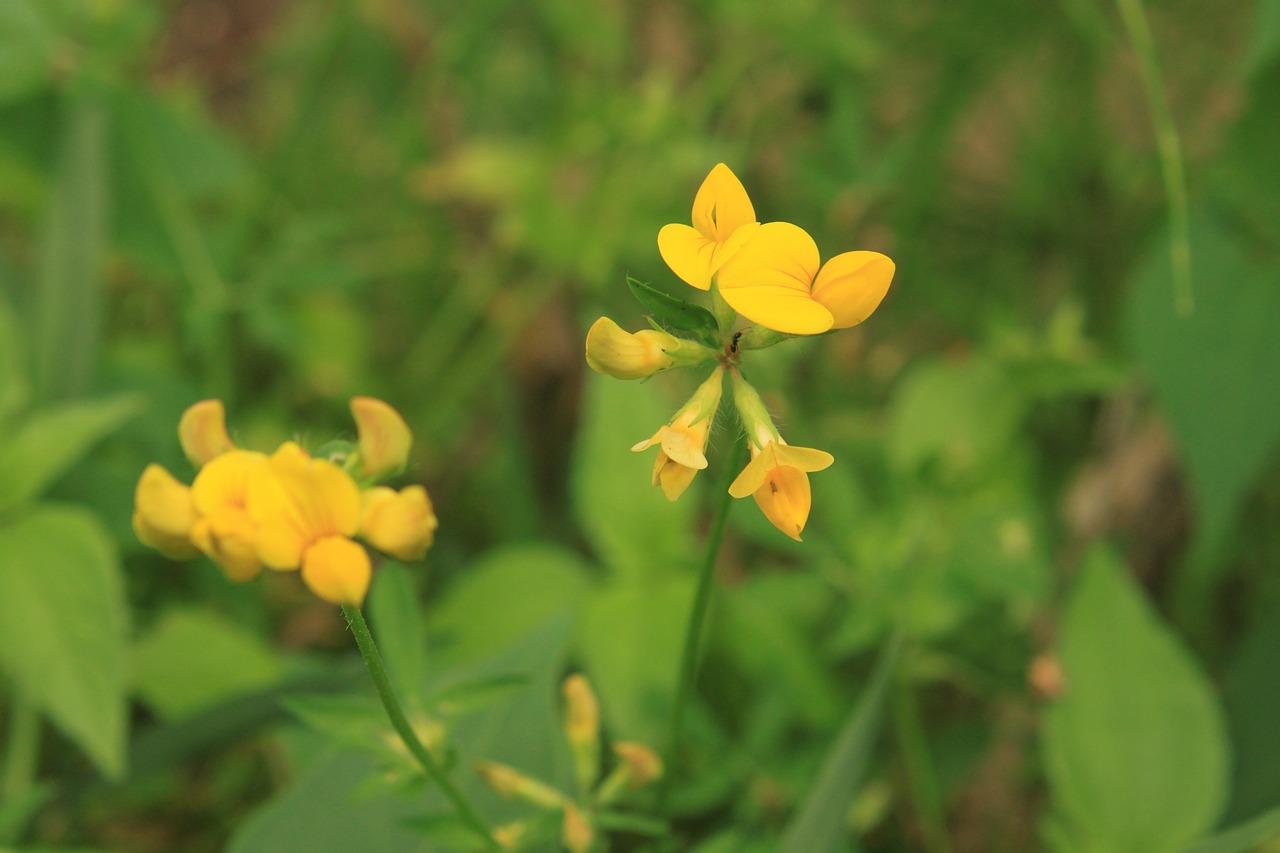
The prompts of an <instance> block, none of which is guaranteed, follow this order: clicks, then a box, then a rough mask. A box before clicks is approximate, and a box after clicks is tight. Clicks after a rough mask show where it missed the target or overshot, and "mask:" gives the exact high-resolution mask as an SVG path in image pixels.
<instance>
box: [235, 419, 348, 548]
mask: <svg viewBox="0 0 1280 853" xmlns="http://www.w3.org/2000/svg"><path fill="white" fill-rule="evenodd" d="M264 472H265V474H264V476H260V477H256V478H254V479H253V480H251V481H250V483H249V496H248V503H247V507H248V511H249V515H250V517H251V518H253V520H254V522H256V523H257V525H258V555H259V556H260V557H261V558H262V562H263V563H265V564H266V565H268V566H270V567H271V568H273V569H289V568H293V567H294V566H297V565H299V563H300V561H301V559H302V556H303V552H304V551H305V550H306V549H307V548H308V547H309V546H310V545H311V544H313V543H314V542H316V541H318V540H320V539H322V538H324V537H326V536H335V535H336V536H342V537H349V536H353V535H355V532H356V529H357V528H358V527H359V526H360V514H361V501H360V489H359V488H358V487H357V486H356V483H355V481H354V480H352V479H351V475H350V474H348V473H347V472H346V471H344V470H342V469H341V468H340V467H338V466H337V465H335V464H333V463H332V462H330V461H329V460H327V459H312V458H311V457H310V456H309V455H308V454H307V452H306V451H305V450H303V449H302V448H301V447H299V446H298V445H296V444H294V443H293V442H286V443H285V444H283V445H281V446H280V448H279V449H278V450H276V452H275V453H273V454H272V455H271V458H270V459H269V460H267V463H266V465H265V466H264Z"/></svg>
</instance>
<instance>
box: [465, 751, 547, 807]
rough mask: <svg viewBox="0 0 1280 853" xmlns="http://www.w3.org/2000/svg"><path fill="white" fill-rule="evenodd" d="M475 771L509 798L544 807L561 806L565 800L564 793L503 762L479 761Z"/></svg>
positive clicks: (487, 783)
mask: <svg viewBox="0 0 1280 853" xmlns="http://www.w3.org/2000/svg"><path fill="white" fill-rule="evenodd" d="M476 772H477V773H479V774H480V778H481V779H483V780H484V783H485V784H486V785H488V786H489V787H490V788H492V789H493V790H495V791H497V792H498V793H499V794H501V795H502V796H504V797H507V798H510V799H516V800H524V801H525V802H526V803H532V804H533V805H535V806H538V807H540V808H544V809H559V808H563V807H564V804H565V802H566V800H565V796H564V794H562V793H560V792H559V791H557V790H556V789H555V788H552V787H551V786H550V785H548V784H546V783H545V782H539V781H538V780H537V779H530V778H529V777H528V776H526V775H524V774H523V773H521V772H520V771H519V770H516V769H515V768H513V767H508V766H507V765H505V764H499V763H498V762H496V761H481V762H480V763H479V764H477V765H476Z"/></svg>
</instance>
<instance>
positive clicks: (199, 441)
mask: <svg viewBox="0 0 1280 853" xmlns="http://www.w3.org/2000/svg"><path fill="white" fill-rule="evenodd" d="M178 441H179V442H180V443H181V444H182V452H183V453H185V454H186V455H187V458H188V459H190V460H191V464H192V465H194V466H196V467H197V468H201V467H203V466H205V465H207V464H209V462H211V461H212V460H214V459H216V458H217V457H219V456H221V455H222V454H224V453H226V452H227V451H229V450H233V449H234V448H235V444H233V443H232V441H231V437H230V436H229V435H227V417H226V411H225V410H224V409H223V407H222V401H221V400H201V401H200V402H199V403H196V404H194V405H192V406H190V407H189V408H188V409H187V410H186V411H185V412H183V413H182V419H181V420H179V421H178Z"/></svg>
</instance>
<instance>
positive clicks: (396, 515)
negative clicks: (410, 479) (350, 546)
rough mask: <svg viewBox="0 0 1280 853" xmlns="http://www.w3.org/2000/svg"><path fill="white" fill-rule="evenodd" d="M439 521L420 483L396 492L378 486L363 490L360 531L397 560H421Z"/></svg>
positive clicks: (379, 548)
mask: <svg viewBox="0 0 1280 853" xmlns="http://www.w3.org/2000/svg"><path fill="white" fill-rule="evenodd" d="M437 526H439V523H438V522H437V520H436V515H435V511H434V509H433V507H432V506H431V498H430V497H429V496H428V495H427V490H426V489H424V488H423V487H422V486H408V487H407V488H404V489H401V490H400V491H399V492H396V491H393V490H391V489H388V488H386V487H385V486H379V487H377V488H373V489H368V490H366V491H365V493H364V510H363V514H362V516H361V519H360V535H361V536H362V537H364V539H365V541H367V542H368V543H369V544H370V545H372V546H373V547H375V548H377V549H378V550H379V551H382V552H383V553H384V554H390V555H391V556H392V557H395V558H396V559H397V560H420V559H422V556H423V555H424V554H425V553H427V549H428V548H430V547H431V543H432V542H433V541H434V540H435V531H436V527H437Z"/></svg>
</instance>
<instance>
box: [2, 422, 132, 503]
mask: <svg viewBox="0 0 1280 853" xmlns="http://www.w3.org/2000/svg"><path fill="white" fill-rule="evenodd" d="M137 410H138V401H137V399H136V398H134V397H111V398H108V399H106V400H98V401H94V402H91V403H61V404H58V405H54V406H49V407H48V408H45V409H41V410H40V411H38V412H36V413H35V414H34V415H32V416H31V417H29V418H27V420H26V421H24V422H23V423H22V425H21V426H20V427H19V428H18V430H17V432H16V433H14V434H13V435H11V436H10V437H9V438H8V439H7V440H6V441H5V442H3V443H2V444H0V512H4V511H6V510H10V509H13V508H14V507H16V506H18V505H20V504H22V503H25V502H27V501H30V500H32V499H34V498H37V497H39V496H40V494H41V493H42V492H43V491H44V490H45V489H46V488H47V487H48V486H50V485H52V483H53V482H54V481H55V480H57V479H58V477H60V476H62V474H64V473H65V472H66V471H67V470H68V469H69V468H71V466H73V465H75V464H76V462H78V461H79V460H80V458H81V457H82V456H84V454H86V453H87V452H88V451H89V450H90V448H92V447H93V445H95V444H97V443H98V442H99V441H101V440H102V438H103V437H105V436H106V435H108V434H109V433H111V432H113V431H114V430H115V429H116V428H117V427H118V426H120V424H122V423H123V422H124V421H125V420H127V419H128V418H130V417H132V416H133V414H134V413H135V412H137Z"/></svg>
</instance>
